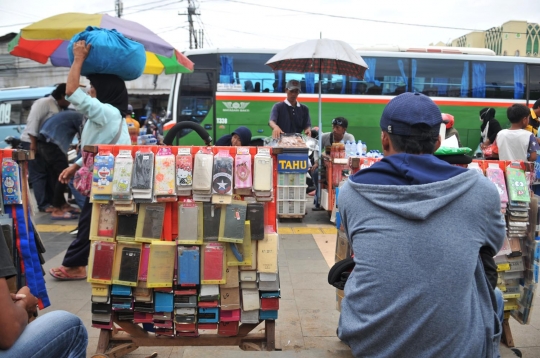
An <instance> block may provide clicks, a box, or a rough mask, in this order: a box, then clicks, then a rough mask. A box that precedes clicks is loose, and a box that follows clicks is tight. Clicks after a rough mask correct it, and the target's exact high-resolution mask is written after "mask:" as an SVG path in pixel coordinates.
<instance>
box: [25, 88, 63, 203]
mask: <svg viewBox="0 0 540 358" xmlns="http://www.w3.org/2000/svg"><path fill="white" fill-rule="evenodd" d="M65 97H66V84H65V83H61V84H59V85H58V86H56V88H55V89H54V91H52V93H51V95H50V96H47V97H43V98H40V99H38V100H36V101H35V102H34V103H33V104H32V108H30V113H29V114H28V118H27V120H26V128H25V129H24V131H23V132H22V134H21V146H22V148H23V149H26V150H33V151H34V153H35V156H34V160H31V161H29V162H28V171H29V175H28V181H29V182H30V184H31V185H32V189H33V191H34V196H35V197H36V201H37V204H38V208H39V211H48V212H50V211H52V206H51V198H50V197H49V196H51V195H52V193H53V191H54V189H53V188H54V184H55V182H51V181H52V180H53V178H49V176H48V174H47V166H46V164H45V160H44V159H43V158H42V157H41V156H40V155H39V153H37V138H38V137H39V131H40V129H41V126H42V125H43V123H45V121H46V120H47V119H49V118H51V117H52V116H53V115H54V114H56V113H58V112H60V111H61V110H63V109H65V108H67V107H68V106H69V105H70V103H69V102H68V101H67V100H66V98H65ZM56 179H57V178H54V180H56Z"/></svg>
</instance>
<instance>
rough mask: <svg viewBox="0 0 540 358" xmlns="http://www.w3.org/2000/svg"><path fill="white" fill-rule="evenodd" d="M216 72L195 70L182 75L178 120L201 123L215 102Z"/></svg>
mask: <svg viewBox="0 0 540 358" xmlns="http://www.w3.org/2000/svg"><path fill="white" fill-rule="evenodd" d="M213 76H214V72H212V71H208V72H207V71H205V70H195V72H193V73H190V74H188V75H184V76H182V79H181V84H180V92H179V93H180V96H179V98H178V111H177V116H178V118H177V122H182V121H192V122H197V123H201V122H202V121H203V120H204V118H205V117H206V115H207V114H208V112H209V111H210V108H211V107H212V102H213V98H214V95H213V86H214V80H213Z"/></svg>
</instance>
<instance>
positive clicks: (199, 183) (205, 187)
mask: <svg viewBox="0 0 540 358" xmlns="http://www.w3.org/2000/svg"><path fill="white" fill-rule="evenodd" d="M213 163H214V155H212V154H209V153H201V152H199V153H197V154H195V165H194V166H193V190H197V191H200V192H202V193H207V194H211V191H212V169H213Z"/></svg>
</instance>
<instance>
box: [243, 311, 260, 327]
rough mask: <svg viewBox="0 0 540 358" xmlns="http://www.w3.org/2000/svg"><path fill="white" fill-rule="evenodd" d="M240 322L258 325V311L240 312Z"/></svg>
mask: <svg viewBox="0 0 540 358" xmlns="http://www.w3.org/2000/svg"><path fill="white" fill-rule="evenodd" d="M240 322H241V323H252V324H254V323H255V324H256V323H259V311H258V310H254V311H244V310H242V311H241V312H240Z"/></svg>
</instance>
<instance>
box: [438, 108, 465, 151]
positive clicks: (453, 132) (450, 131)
mask: <svg viewBox="0 0 540 358" xmlns="http://www.w3.org/2000/svg"><path fill="white" fill-rule="evenodd" d="M442 119H443V123H445V124H446V133H445V135H444V139H448V138H450V137H451V136H456V139H457V143H458V146H459V147H461V141H460V140H459V133H458V131H457V129H455V128H454V116H453V115H451V114H448V113H442Z"/></svg>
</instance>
